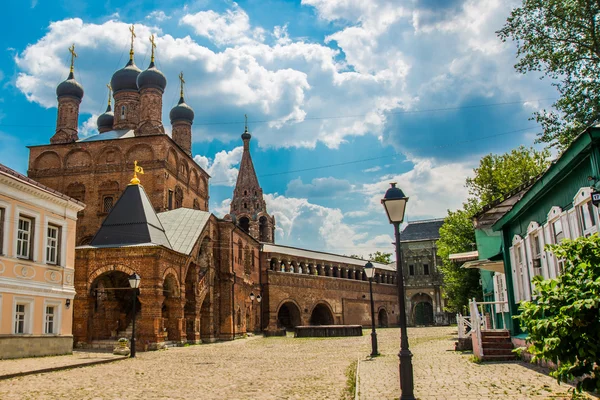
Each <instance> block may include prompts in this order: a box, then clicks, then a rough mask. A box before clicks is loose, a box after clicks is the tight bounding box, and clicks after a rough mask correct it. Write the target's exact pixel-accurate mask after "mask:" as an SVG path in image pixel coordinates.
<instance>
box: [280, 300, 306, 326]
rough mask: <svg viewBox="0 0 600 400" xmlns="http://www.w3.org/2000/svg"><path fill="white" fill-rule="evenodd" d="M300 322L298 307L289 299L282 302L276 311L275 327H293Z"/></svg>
mask: <svg viewBox="0 0 600 400" xmlns="http://www.w3.org/2000/svg"><path fill="white" fill-rule="evenodd" d="M300 324H301V322H300V309H299V308H298V306H297V305H296V304H295V303H293V302H291V301H288V302H285V303H283V304H282V305H281V306H280V307H279V311H277V327H278V328H285V329H294V328H295V327H297V326H298V325H300Z"/></svg>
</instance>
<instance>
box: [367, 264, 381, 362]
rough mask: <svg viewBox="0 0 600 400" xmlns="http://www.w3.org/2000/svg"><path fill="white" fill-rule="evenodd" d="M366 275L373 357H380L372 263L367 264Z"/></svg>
mask: <svg viewBox="0 0 600 400" xmlns="http://www.w3.org/2000/svg"><path fill="white" fill-rule="evenodd" d="M365 274H366V275H367V278H369V293H370V295H371V357H375V356H378V355H379V352H378V351H377V332H375V304H374V303H373V276H374V275H375V268H374V267H373V263H371V261H369V262H367V263H366V264H365Z"/></svg>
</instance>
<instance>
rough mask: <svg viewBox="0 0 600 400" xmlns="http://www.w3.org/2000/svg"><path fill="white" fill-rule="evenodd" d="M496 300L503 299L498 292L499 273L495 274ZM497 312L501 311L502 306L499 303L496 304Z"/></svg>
mask: <svg viewBox="0 0 600 400" xmlns="http://www.w3.org/2000/svg"><path fill="white" fill-rule="evenodd" d="M493 281H494V301H501V300H500V293H499V292H498V273H495V274H494V280H493ZM495 307H496V314H497V313H499V312H500V308H499V305H498V304H496V305H495Z"/></svg>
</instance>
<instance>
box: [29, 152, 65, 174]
mask: <svg viewBox="0 0 600 400" xmlns="http://www.w3.org/2000/svg"><path fill="white" fill-rule="evenodd" d="M61 166H62V161H61V159H60V156H59V155H58V153H56V152H55V151H45V152H43V153H42V154H40V155H39V156H38V157H37V158H36V159H35V161H34V162H33V168H34V169H37V170H40V169H43V170H45V169H59V168H61Z"/></svg>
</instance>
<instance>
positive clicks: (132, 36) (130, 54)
mask: <svg viewBox="0 0 600 400" xmlns="http://www.w3.org/2000/svg"><path fill="white" fill-rule="evenodd" d="M129 32H131V49H130V50H129V59H130V60H132V61H133V38H135V37H136V36H135V26H134V25H131V26H130V27H129Z"/></svg>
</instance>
